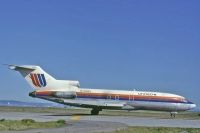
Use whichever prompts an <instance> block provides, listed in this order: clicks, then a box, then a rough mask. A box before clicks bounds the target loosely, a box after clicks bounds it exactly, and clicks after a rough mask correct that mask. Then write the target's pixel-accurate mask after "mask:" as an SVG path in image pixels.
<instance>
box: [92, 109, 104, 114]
mask: <svg viewBox="0 0 200 133" xmlns="http://www.w3.org/2000/svg"><path fill="white" fill-rule="evenodd" d="M99 111H102V109H99V108H93V109H92V110H91V115H98V114H99Z"/></svg>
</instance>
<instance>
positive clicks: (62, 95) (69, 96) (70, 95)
mask: <svg viewBox="0 0 200 133" xmlns="http://www.w3.org/2000/svg"><path fill="white" fill-rule="evenodd" d="M53 96H54V97H57V98H65V99H75V98H76V92H73V91H64V92H63V91H57V92H55V93H54V94H53Z"/></svg>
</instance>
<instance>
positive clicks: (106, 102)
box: [64, 98, 124, 108]
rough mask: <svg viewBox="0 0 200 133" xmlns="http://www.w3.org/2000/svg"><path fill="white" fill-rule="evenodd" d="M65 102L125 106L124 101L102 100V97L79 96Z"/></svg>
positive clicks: (83, 104) (84, 104)
mask: <svg viewBox="0 0 200 133" xmlns="http://www.w3.org/2000/svg"><path fill="white" fill-rule="evenodd" d="M64 103H66V104H67V103H72V104H77V105H79V106H98V107H104V108H106V107H109V108H110V107H114V108H115V107H116V108H122V107H123V106H124V102H121V101H115V100H100V99H85V98H84V99H82V98H77V99H74V100H69V99H67V100H64Z"/></svg>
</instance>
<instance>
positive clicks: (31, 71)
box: [8, 65, 56, 90]
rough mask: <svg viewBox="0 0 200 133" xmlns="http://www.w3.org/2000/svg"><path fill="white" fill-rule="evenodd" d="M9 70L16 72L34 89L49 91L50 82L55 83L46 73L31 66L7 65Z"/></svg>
mask: <svg viewBox="0 0 200 133" xmlns="http://www.w3.org/2000/svg"><path fill="white" fill-rule="evenodd" d="M8 66H9V68H10V69H12V70H16V71H18V72H20V73H21V75H22V76H23V77H24V78H25V79H26V81H27V82H28V83H29V84H30V85H31V86H32V87H33V88H35V89H37V90H39V89H51V88H52V87H51V85H49V83H50V81H55V80H56V79H55V78H53V77H52V76H51V75H49V74H48V73H46V72H45V71H44V70H43V69H42V68H41V67H39V66H33V65H22V66H18V65H8Z"/></svg>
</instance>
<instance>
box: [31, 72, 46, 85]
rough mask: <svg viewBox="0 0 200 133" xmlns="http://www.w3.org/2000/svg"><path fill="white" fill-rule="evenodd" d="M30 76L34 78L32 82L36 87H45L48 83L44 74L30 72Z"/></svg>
mask: <svg viewBox="0 0 200 133" xmlns="http://www.w3.org/2000/svg"><path fill="white" fill-rule="evenodd" d="M30 78H31V80H32V83H33V84H34V85H35V86H36V87H45V86H46V85H47V82H46V79H45V77H44V74H32V73H31V74H30Z"/></svg>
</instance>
